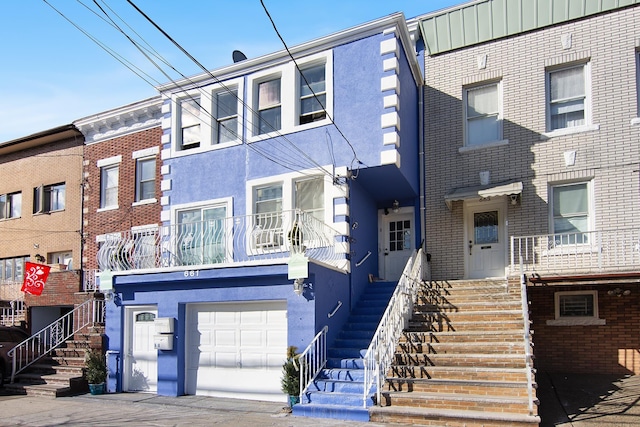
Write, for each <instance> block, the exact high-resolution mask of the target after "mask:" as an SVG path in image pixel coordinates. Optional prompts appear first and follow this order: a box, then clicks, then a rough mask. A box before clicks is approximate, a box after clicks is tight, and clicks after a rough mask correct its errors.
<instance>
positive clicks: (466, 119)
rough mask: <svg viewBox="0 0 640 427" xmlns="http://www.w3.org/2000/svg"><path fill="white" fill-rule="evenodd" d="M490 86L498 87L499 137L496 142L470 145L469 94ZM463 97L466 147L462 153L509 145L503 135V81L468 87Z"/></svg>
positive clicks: (497, 114)
mask: <svg viewBox="0 0 640 427" xmlns="http://www.w3.org/2000/svg"><path fill="white" fill-rule="evenodd" d="M489 86H495V87H496V91H497V100H498V105H497V106H496V108H497V111H496V121H497V125H498V136H497V138H496V139H495V140H491V141H485V142H482V143H476V144H471V143H470V139H469V135H470V132H469V121H470V120H471V119H470V118H469V117H468V110H469V92H471V91H474V90H478V89H481V88H485V87H489ZM462 97H463V100H462V105H463V120H464V130H463V133H464V147H463V148H462V149H461V150H460V151H461V152H465V151H473V150H477V149H479V148H488V147H495V146H500V145H506V144H508V143H509V141H508V140H505V139H504V133H503V108H502V103H503V96H502V80H498V81H486V82H482V83H480V84H474V85H473V86H466V87H464V88H463V94H462ZM488 116H489V115H487V116H485V117H488Z"/></svg>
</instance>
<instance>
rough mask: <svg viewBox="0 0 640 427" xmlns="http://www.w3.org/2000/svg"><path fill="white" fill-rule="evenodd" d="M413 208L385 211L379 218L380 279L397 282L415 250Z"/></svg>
mask: <svg viewBox="0 0 640 427" xmlns="http://www.w3.org/2000/svg"><path fill="white" fill-rule="evenodd" d="M414 241H415V229H414V223H413V208H400V209H399V210H398V212H393V211H391V210H388V209H387V210H386V211H384V212H382V213H381V216H380V235H379V242H380V248H379V254H380V257H379V265H380V274H379V276H380V278H381V279H383V280H387V281H397V280H399V279H400V276H402V271H403V270H404V267H405V265H406V264H407V261H408V260H409V258H410V257H411V253H412V252H413V250H414V249H415V242H414Z"/></svg>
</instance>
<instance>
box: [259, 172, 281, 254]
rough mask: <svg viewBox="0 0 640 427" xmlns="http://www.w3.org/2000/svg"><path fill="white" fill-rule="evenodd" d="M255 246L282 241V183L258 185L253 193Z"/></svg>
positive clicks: (270, 244) (276, 243) (266, 245)
mask: <svg viewBox="0 0 640 427" xmlns="http://www.w3.org/2000/svg"><path fill="white" fill-rule="evenodd" d="M254 203H255V205H254V213H255V224H254V225H255V234H254V244H255V246H256V247H262V248H264V247H272V246H279V245H280V244H281V243H282V184H272V185H268V186H263V187H258V188H256V189H255V193H254Z"/></svg>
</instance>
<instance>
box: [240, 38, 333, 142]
mask: <svg viewBox="0 0 640 427" xmlns="http://www.w3.org/2000/svg"><path fill="white" fill-rule="evenodd" d="M323 63H324V64H325V92H326V101H325V102H326V105H325V106H324V107H325V110H326V112H327V114H326V117H325V118H324V119H322V120H317V121H314V122H309V123H305V124H303V125H300V124H299V123H300V80H301V77H300V73H299V71H298V68H300V69H301V70H304V69H305V68H309V67H312V66H317V65H320V64H323ZM296 64H297V67H296ZM276 77H279V78H280V79H281V80H280V90H281V97H280V103H281V126H280V129H279V130H278V131H273V132H268V133H264V134H259V129H258V119H257V114H258V108H257V107H258V85H259V84H260V83H262V82H264V81H267V80H270V79H273V78H276ZM247 88H248V90H247V105H248V106H249V108H250V109H251V111H250V116H249V117H250V118H247V126H246V128H247V129H248V130H249V132H248V138H247V139H248V141H249V142H255V141H260V140H263V139H267V138H273V137H276V136H279V135H282V134H287V133H291V132H298V131H301V130H306V129H312V128H315V127H319V126H325V125H327V124H330V123H331V117H333V92H334V91H333V52H332V51H331V50H328V51H324V52H320V53H317V54H314V55H310V56H308V57H305V58H299V59H296V62H295V63H294V62H293V61H289V62H287V63H286V64H283V65H280V66H276V67H272V68H269V69H268V70H264V71H260V72H256V73H253V74H251V75H250V76H248V78H247Z"/></svg>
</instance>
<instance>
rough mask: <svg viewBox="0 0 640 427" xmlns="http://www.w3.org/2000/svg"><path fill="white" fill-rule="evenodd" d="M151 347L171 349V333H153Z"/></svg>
mask: <svg viewBox="0 0 640 427" xmlns="http://www.w3.org/2000/svg"><path fill="white" fill-rule="evenodd" d="M153 348H155V349H156V350H173V334H156V335H154V336H153Z"/></svg>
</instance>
